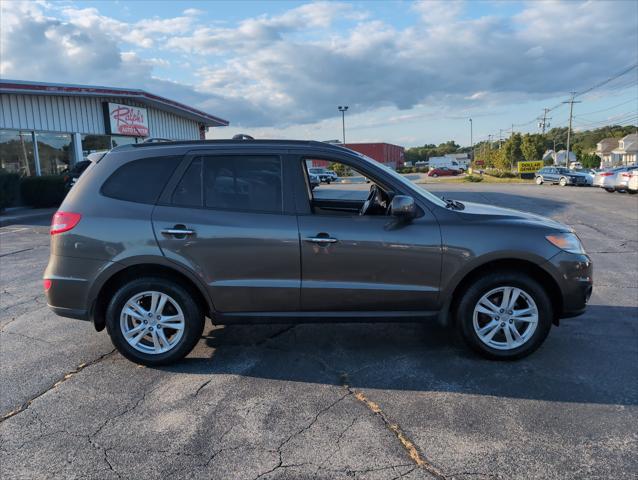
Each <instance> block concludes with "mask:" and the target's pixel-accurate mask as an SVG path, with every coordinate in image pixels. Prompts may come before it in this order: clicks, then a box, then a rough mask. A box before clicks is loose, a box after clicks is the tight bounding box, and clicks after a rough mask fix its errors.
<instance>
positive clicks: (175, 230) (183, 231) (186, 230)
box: [162, 225, 195, 236]
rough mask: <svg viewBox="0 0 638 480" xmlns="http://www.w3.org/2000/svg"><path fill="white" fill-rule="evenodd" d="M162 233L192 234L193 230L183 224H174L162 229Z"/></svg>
mask: <svg viewBox="0 0 638 480" xmlns="http://www.w3.org/2000/svg"><path fill="white" fill-rule="evenodd" d="M162 233H163V234H164V235H175V236H186V235H193V234H194V233H195V230H191V229H190V228H186V227H184V226H183V225H175V226H174V227H173V228H165V229H163V230H162Z"/></svg>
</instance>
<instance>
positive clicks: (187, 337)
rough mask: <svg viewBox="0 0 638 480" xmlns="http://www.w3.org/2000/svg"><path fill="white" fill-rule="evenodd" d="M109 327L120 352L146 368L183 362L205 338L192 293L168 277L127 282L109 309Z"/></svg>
mask: <svg viewBox="0 0 638 480" xmlns="http://www.w3.org/2000/svg"><path fill="white" fill-rule="evenodd" d="M106 328H107V331H108V333H109V335H110V336H111V340H112V341H113V344H114V345H115V347H116V348H117V349H118V351H119V352H120V353H121V354H122V355H124V356H125V357H126V358H128V359H129V360H132V361H133V362H136V363H140V364H143V365H150V366H152V365H164V364H168V363H172V362H175V361H177V360H180V359H182V358H183V357H185V356H186V355H188V354H189V353H190V351H191V350H192V349H193V347H194V346H195V344H196V343H197V341H198V340H199V339H200V338H201V335H202V331H203V329H204V315H203V314H202V312H201V309H200V307H199V305H198V304H197V302H196V300H195V298H194V297H193V295H192V293H191V292H190V291H189V290H187V289H185V288H184V287H182V286H181V285H179V284H178V283H176V282H174V281H172V280H170V279H167V278H156V277H147V278H139V279H135V280H131V281H129V282H127V283H124V284H123V285H122V286H120V288H119V289H118V290H117V291H116V292H115V294H114V295H113V298H112V299H111V302H110V303H109V305H108V307H107V310H106Z"/></svg>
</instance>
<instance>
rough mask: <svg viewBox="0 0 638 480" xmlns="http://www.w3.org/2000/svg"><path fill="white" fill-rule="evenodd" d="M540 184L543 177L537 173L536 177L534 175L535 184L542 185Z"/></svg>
mask: <svg viewBox="0 0 638 480" xmlns="http://www.w3.org/2000/svg"><path fill="white" fill-rule="evenodd" d="M542 184H543V177H541V176H540V175H539V176H538V177H536V185H542Z"/></svg>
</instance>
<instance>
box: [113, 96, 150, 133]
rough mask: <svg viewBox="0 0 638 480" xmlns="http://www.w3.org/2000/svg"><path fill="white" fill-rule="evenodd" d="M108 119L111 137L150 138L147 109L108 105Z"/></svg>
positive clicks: (115, 104)
mask: <svg viewBox="0 0 638 480" xmlns="http://www.w3.org/2000/svg"><path fill="white" fill-rule="evenodd" d="M107 108H108V119H109V126H110V132H109V133H111V135H127V136H131V137H148V134H149V130H148V114H147V113H146V109H145V108H140V107H132V106H130V105H121V104H119V103H108V104H107Z"/></svg>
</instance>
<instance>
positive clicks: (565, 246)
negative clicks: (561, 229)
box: [545, 233, 585, 253]
mask: <svg viewBox="0 0 638 480" xmlns="http://www.w3.org/2000/svg"><path fill="white" fill-rule="evenodd" d="M545 238H546V239H547V241H549V243H551V244H552V245H554V246H556V247H558V248H560V249H561V250H565V251H566V252H569V253H585V249H584V248H583V244H582V243H580V240H579V239H578V237H577V236H576V234H575V233H555V234H553V235H547V236H546V237H545Z"/></svg>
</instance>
